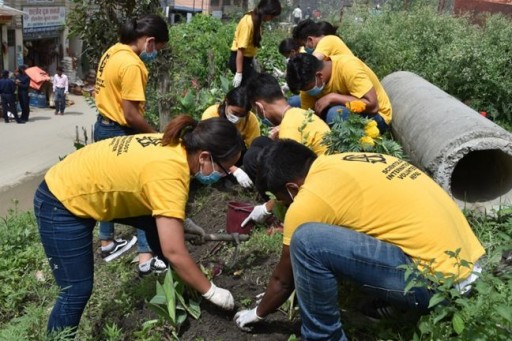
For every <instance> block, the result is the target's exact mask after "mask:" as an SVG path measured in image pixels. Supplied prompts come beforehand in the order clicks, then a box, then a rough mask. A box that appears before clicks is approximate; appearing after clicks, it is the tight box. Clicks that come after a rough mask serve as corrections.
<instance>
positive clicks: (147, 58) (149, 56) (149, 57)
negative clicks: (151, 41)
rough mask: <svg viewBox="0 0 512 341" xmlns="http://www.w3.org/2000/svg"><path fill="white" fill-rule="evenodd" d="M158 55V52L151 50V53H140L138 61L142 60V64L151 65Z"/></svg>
mask: <svg viewBox="0 0 512 341" xmlns="http://www.w3.org/2000/svg"><path fill="white" fill-rule="evenodd" d="M157 55H158V51H157V50H153V52H146V51H145V50H144V51H142V53H141V54H140V56H139V57H140V59H142V61H143V62H144V63H151V62H152V61H154V60H155V59H156V56H157Z"/></svg>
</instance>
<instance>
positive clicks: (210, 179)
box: [194, 154, 222, 186]
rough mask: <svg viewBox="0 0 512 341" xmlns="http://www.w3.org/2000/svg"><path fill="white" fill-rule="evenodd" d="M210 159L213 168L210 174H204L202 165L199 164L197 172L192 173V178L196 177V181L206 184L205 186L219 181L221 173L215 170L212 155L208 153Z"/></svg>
mask: <svg viewBox="0 0 512 341" xmlns="http://www.w3.org/2000/svg"><path fill="white" fill-rule="evenodd" d="M210 159H211V161H212V169H213V171H212V172H211V173H210V174H208V175H204V174H203V171H202V166H200V167H199V172H197V173H196V174H195V175H194V178H196V179H197V181H199V182H200V183H202V184H203V185H207V186H208V185H212V184H214V183H216V182H217V181H219V180H220V179H221V178H222V174H221V173H220V172H219V171H216V170H215V167H214V162H213V157H212V156H211V154H210Z"/></svg>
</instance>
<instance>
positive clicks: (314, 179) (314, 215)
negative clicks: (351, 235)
mask: <svg viewBox="0 0 512 341" xmlns="http://www.w3.org/2000/svg"><path fill="white" fill-rule="evenodd" d="M307 222H319V223H325V224H331V225H337V226H343V227H346V228H350V229H353V230H355V231H358V232H362V233H366V234H368V235H370V236H373V237H375V238H377V239H380V240H382V241H386V242H388V243H391V244H394V245H396V246H398V247H400V248H401V249H402V250H403V252H404V253H405V254H407V255H409V256H410V257H412V258H413V259H414V260H416V261H421V262H429V261H430V260H432V259H435V262H434V264H433V268H434V270H435V271H440V272H442V273H444V274H455V275H457V273H458V271H457V268H456V266H455V260H454V259H453V258H449V256H448V255H446V254H445V251H456V250H457V249H458V248H460V249H461V252H460V258H461V259H463V260H466V261H469V262H473V263H474V262H476V261H477V260H478V259H479V258H480V257H481V256H482V255H483V254H484V252H485V251H484V249H483V247H482V245H481V244H480V242H479V241H478V239H477V238H476V236H475V235H474V233H473V231H472V230H471V227H470V226H469V224H468V222H467V221H466V218H465V217H464V215H463V214H462V212H461V211H460V209H459V208H458V207H457V205H456V204H455V202H454V201H453V200H452V199H451V198H450V197H449V196H448V194H447V193H446V192H445V191H444V190H443V189H442V188H441V187H440V186H439V185H437V184H436V183H435V182H434V181H433V180H432V179H431V178H430V177H428V176H427V175H426V174H424V173H423V172H421V171H420V170H419V169H417V168H416V167H414V166H412V165H410V164H409V163H407V162H405V161H403V160H400V159H397V158H394V157H392V156H389V155H382V154H373V153H343V154H334V155H325V156H320V157H319V158H318V159H317V160H315V162H313V164H312V166H311V168H310V170H309V172H308V175H307V176H306V179H305V182H304V184H303V185H302V186H301V187H300V189H299V193H298V194H297V196H296V197H295V199H294V201H293V203H292V204H291V205H290V207H289V209H288V212H287V213H286V217H285V221H284V239H283V243H284V244H285V245H289V244H290V239H291V236H292V234H293V233H294V231H295V230H296V229H297V227H299V226H300V225H302V224H304V223H307ZM470 272H471V269H468V268H461V273H460V277H458V278H459V279H462V278H465V277H467V276H468V275H469V273H470Z"/></svg>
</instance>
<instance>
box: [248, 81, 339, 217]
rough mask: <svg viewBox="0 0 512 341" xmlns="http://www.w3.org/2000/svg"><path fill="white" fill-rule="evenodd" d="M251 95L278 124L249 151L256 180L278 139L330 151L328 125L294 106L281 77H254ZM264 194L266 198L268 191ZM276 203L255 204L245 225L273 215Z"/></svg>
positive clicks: (259, 108)
mask: <svg viewBox="0 0 512 341" xmlns="http://www.w3.org/2000/svg"><path fill="white" fill-rule="evenodd" d="M247 96H248V98H249V102H250V103H251V104H252V106H253V107H254V108H255V109H256V112H257V113H258V116H259V117H260V118H261V119H262V120H263V122H264V123H266V124H267V125H270V126H273V127H274V128H273V129H272V131H271V135H270V137H267V136H261V137H258V138H257V139H256V140H254V142H253V144H252V145H251V147H250V148H249V150H248V151H247V152H246V153H245V156H244V167H245V170H246V172H247V174H248V175H249V176H250V177H251V179H253V181H254V180H255V178H256V174H257V171H258V168H259V167H260V164H259V161H258V159H259V155H260V153H261V151H262V150H263V148H265V147H266V146H268V145H270V144H273V143H275V141H276V140H278V139H291V140H294V141H297V142H299V143H302V144H303V145H305V146H307V147H308V148H310V149H311V150H312V151H313V152H314V153H315V154H317V155H323V154H324V153H325V152H326V150H327V146H325V145H323V144H322V142H323V138H324V135H325V134H326V133H328V132H329V131H330V129H329V127H328V126H327V124H326V123H325V122H324V121H322V120H321V119H320V118H319V117H318V116H316V115H314V114H313V113H312V112H311V113H308V112H307V111H306V110H303V109H300V108H292V107H291V106H290V105H289V104H288V102H287V101H286V98H285V97H284V95H283V93H282V92H281V89H280V87H279V83H278V82H277V79H275V78H274V77H273V76H272V75H269V74H265V73H261V74H258V75H257V76H255V77H253V78H252V79H251V80H250V81H249V83H248V84H247ZM260 194H261V195H262V196H263V197H264V198H265V197H266V194H265V192H260ZM273 204H274V201H273V200H269V201H267V202H266V203H264V204H261V205H257V206H255V207H254V209H253V210H252V212H251V213H250V214H249V216H248V217H247V218H246V219H245V220H244V221H243V222H242V227H244V226H245V225H246V224H247V223H248V222H249V221H251V220H253V221H255V222H262V221H264V220H265V219H266V218H268V217H269V216H270V214H271V212H272V207H273Z"/></svg>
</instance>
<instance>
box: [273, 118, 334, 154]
mask: <svg viewBox="0 0 512 341" xmlns="http://www.w3.org/2000/svg"><path fill="white" fill-rule="evenodd" d="M329 131H331V130H330V129H329V126H328V125H327V124H326V123H325V122H324V121H322V120H321V119H320V118H319V117H318V116H317V115H315V114H314V113H311V115H308V114H307V112H306V111H305V110H302V109H300V108H290V109H288V110H287V111H286V113H285V114H284V117H283V120H282V121H281V124H280V125H279V139H291V140H294V141H297V142H299V143H301V144H303V145H305V146H306V147H308V148H309V149H311V150H312V151H314V152H315V154H316V155H323V154H324V153H325V151H326V150H327V146H325V145H323V144H322V140H323V138H324V135H325V134H326V133H328V132H329Z"/></svg>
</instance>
